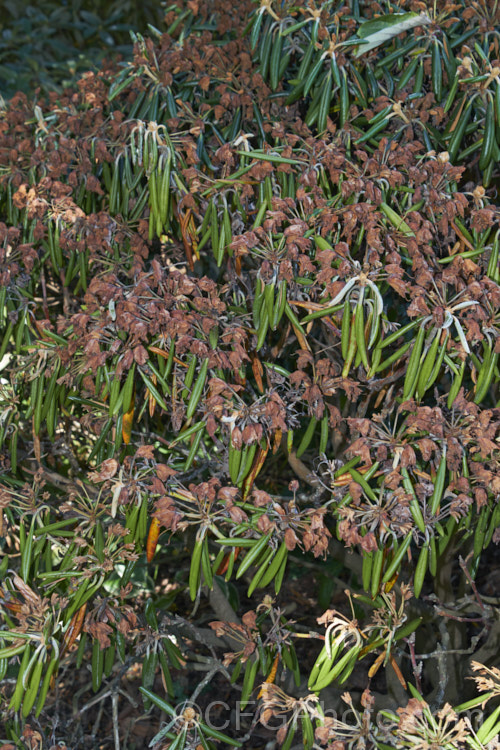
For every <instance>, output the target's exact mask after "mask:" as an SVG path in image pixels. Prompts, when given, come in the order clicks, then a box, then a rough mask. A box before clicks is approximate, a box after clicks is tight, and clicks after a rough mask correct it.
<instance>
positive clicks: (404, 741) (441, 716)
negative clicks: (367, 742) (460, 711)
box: [396, 698, 468, 750]
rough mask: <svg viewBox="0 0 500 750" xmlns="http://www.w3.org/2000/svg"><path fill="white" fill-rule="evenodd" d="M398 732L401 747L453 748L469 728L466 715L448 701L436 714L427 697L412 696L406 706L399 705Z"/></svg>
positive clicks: (417, 748) (414, 748)
mask: <svg viewBox="0 0 500 750" xmlns="http://www.w3.org/2000/svg"><path fill="white" fill-rule="evenodd" d="M398 714H399V717H400V718H399V726H398V727H397V729H396V736H397V738H398V740H399V741H400V743H401V744H400V745H399V746H400V747H404V748H408V750H452V748H459V747H460V746H461V744H462V743H464V742H465V741H466V738H467V735H468V731H467V724H466V722H465V721H464V720H463V719H458V716H457V714H456V713H455V711H454V710H453V708H452V707H451V706H450V704H449V703H446V704H445V705H444V706H443V708H442V709H440V710H439V711H438V712H437V713H436V714H435V715H434V714H433V713H432V712H431V710H430V708H429V706H428V704H427V703H426V702H425V701H420V700H417V698H411V699H410V700H409V701H408V705H407V706H406V708H400V709H398Z"/></svg>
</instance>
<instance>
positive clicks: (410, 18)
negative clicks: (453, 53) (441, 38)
mask: <svg viewBox="0 0 500 750" xmlns="http://www.w3.org/2000/svg"><path fill="white" fill-rule="evenodd" d="M429 23H431V19H430V18H429V16H428V15H427V14H426V13H388V14H387V15H385V16H379V17H378V18H374V19H371V20H370V21H365V22H364V23H362V24H361V26H360V27H359V29H358V36H359V37H360V38H361V39H362V40H363V41H362V42H360V46H359V49H358V50H357V51H356V57H361V55H364V54H365V53H366V52H369V51H370V50H372V49H375V47H379V46H380V45H381V44H383V43H384V42H387V41H388V40H389V39H392V38H393V37H395V36H398V34H402V33H403V31H408V30H409V29H414V28H415V27H416V26H422V25H425V24H429Z"/></svg>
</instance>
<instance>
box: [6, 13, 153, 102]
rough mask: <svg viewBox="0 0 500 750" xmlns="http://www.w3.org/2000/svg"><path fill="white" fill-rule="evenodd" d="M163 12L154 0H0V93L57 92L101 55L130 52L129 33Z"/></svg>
mask: <svg viewBox="0 0 500 750" xmlns="http://www.w3.org/2000/svg"><path fill="white" fill-rule="evenodd" d="M164 14H165V4H160V3H159V2H157V0H141V2H140V3H137V2H135V0H37V1H36V2H33V0H31V1H30V0H2V5H1V13H0V96H1V97H3V98H4V99H6V98H9V97H11V96H13V95H14V94H15V93H16V92H17V91H24V92H25V93H30V94H31V98H33V92H34V91H35V90H37V89H38V90H39V89H40V88H41V89H42V90H44V91H46V90H48V91H60V90H61V89H62V88H63V87H64V86H65V85H69V84H71V83H75V82H76V80H77V79H78V78H79V77H80V76H81V75H82V73H85V72H87V71H88V70H95V71H97V70H98V66H99V64H100V63H101V61H102V60H103V59H104V58H105V57H107V58H110V57H113V58H116V57H117V56H122V57H127V56H130V55H131V53H132V41H131V38H130V32H135V33H137V32H139V33H140V32H143V31H146V30H147V29H148V24H152V25H154V26H156V25H158V24H160V25H161V23H162V20H163V16H164ZM132 36H133V34H132ZM35 97H36V93H35Z"/></svg>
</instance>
